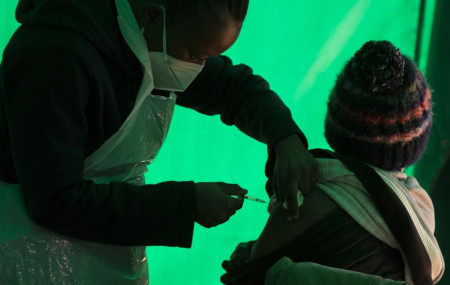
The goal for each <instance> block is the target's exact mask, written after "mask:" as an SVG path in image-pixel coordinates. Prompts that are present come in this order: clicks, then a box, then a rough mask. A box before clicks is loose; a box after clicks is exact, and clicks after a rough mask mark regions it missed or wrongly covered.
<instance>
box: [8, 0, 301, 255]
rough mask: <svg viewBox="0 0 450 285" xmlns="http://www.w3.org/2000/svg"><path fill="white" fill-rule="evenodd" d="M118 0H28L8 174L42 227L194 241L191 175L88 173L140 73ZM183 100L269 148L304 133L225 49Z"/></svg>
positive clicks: (13, 74)
mask: <svg viewBox="0 0 450 285" xmlns="http://www.w3.org/2000/svg"><path fill="white" fill-rule="evenodd" d="M116 16H117V12H116V10H115V5H114V1H113V0H95V1H93V0H20V1H19V5H18V7H17V11H16V17H17V20H18V21H19V22H20V23H21V24H22V25H21V26H20V27H19V28H18V30H17V31H16V32H15V33H14V35H13V37H12V39H11V40H10V42H9V44H8V45H7V47H6V49H5V51H4V55H3V61H2V64H1V68H0V132H1V133H0V180H1V181H4V182H7V183H10V184H20V187H21V191H22V194H23V197H24V202H25V206H26V208H27V211H28V213H29V215H30V217H31V218H32V219H33V220H34V221H35V222H36V223H38V224H40V225H42V226H44V227H46V228H48V229H50V230H52V231H55V232H58V233H61V234H64V235H68V236H72V237H75V238H79V239H84V240H91V241H95V242H101V243H109V244H117V245H133V246H138V245H167V246H181V247H189V246H190V245H191V241H192V234H193V224H194V218H195V217H194V216H195V209H196V205H195V188H194V184H193V182H166V183H161V184H156V185H145V186H142V187H138V186H133V185H129V184H126V183H110V184H98V185H96V184H94V183H93V181H87V180H83V160H84V159H85V158H87V157H88V156H89V155H90V154H92V153H93V152H94V151H95V150H96V149H98V148H99V147H100V146H101V145H102V144H103V143H104V142H105V141H106V140H107V139H108V138H109V137H110V136H111V135H113V134H114V133H115V132H116V131H117V130H118V129H119V127H120V126H121V125H122V123H123V122H124V120H125V119H126V117H127V116H128V114H129V113H130V111H131V110H132V107H133V104H134V100H135V98H136V95H137V92H138V89H139V87H140V84H141V80H142V73H141V68H140V66H139V62H138V60H137V59H136V58H135V56H134V55H133V53H132V52H131V50H130V49H129V48H128V46H127V44H126V43H125V41H124V39H123V38H122V36H121V33H120V31H119V29H118V24H117V21H116V19H117V18H116ZM177 104H178V105H181V106H185V107H188V108H192V109H194V110H197V111H198V112H201V113H203V114H207V115H216V114H220V115H221V119H222V121H223V122H224V123H225V124H227V125H235V126H237V127H238V128H239V129H240V130H242V131H243V132H244V133H246V134H248V135H249V136H251V137H253V138H255V139H257V140H259V141H261V142H264V143H266V144H267V145H268V149H269V153H271V155H273V153H272V151H271V150H272V148H273V146H274V144H275V143H276V142H277V141H279V140H280V139H281V138H283V137H285V136H287V135H290V134H294V133H296V134H298V135H299V136H300V137H301V138H302V140H303V142H304V144H305V145H306V139H305V138H304V136H303V134H302V133H301V131H300V130H299V129H298V127H297V126H296V124H295V123H294V122H293V120H292V118H291V114H290V112H289V110H288V109H287V108H286V106H285V105H284V104H283V103H282V102H281V100H280V98H279V97H278V96H277V95H276V94H275V93H274V92H272V91H271V90H269V86H268V84H267V82H266V81H264V80H263V79H262V78H261V77H259V76H256V75H253V73H252V70H251V69H250V68H249V67H247V66H245V65H238V66H233V65H232V62H231V61H230V59H229V58H227V57H224V56H217V57H213V58H210V59H208V60H207V62H206V66H205V68H204V70H203V72H202V73H201V74H200V75H199V77H198V78H197V79H196V80H195V81H194V83H193V84H192V85H191V87H190V88H189V89H188V90H187V91H186V92H184V93H181V94H178V100H177Z"/></svg>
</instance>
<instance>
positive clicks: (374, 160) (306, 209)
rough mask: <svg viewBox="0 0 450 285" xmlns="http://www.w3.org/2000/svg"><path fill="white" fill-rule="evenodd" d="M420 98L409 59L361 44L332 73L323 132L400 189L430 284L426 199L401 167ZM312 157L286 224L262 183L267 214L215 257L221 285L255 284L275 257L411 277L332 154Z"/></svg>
mask: <svg viewBox="0 0 450 285" xmlns="http://www.w3.org/2000/svg"><path fill="white" fill-rule="evenodd" d="M430 97H431V95H430V90H429V88H428V86H427V83H426V80H425V78H424V77H423V75H422V73H421V72H420V71H419V70H418V69H417V67H416V65H415V64H414V63H413V62H412V61H411V60H410V59H409V58H407V57H406V56H404V55H402V54H401V53H400V51H399V50H398V49H397V48H396V47H394V46H393V45H392V44H391V43H390V42H388V41H378V42H376V41H371V42H367V43H366V44H364V46H363V47H362V48H361V49H360V50H359V51H358V52H356V54H355V55H354V56H353V58H352V59H351V60H350V61H349V62H348V63H347V64H346V66H345V67H344V69H343V71H342V72H341V73H340V74H339V76H338V78H337V81H336V83H335V86H334V88H333V90H332V92H331V95H330V98H329V102H328V113H327V116H326V120H325V137H326V139H327V141H328V143H329V145H330V146H331V148H332V149H333V150H334V151H335V152H336V153H341V154H344V155H347V156H351V157H353V158H357V159H359V160H360V161H363V162H365V163H367V164H369V165H370V166H372V167H373V168H374V169H375V170H376V172H377V173H378V174H379V175H382V176H384V177H385V178H386V179H387V180H388V181H389V182H390V183H392V185H397V186H395V187H398V189H401V192H402V193H404V195H405V197H407V203H408V204H409V205H410V207H411V208H412V209H413V212H414V216H417V220H419V221H420V223H419V224H420V225H421V226H420V227H421V230H422V231H423V232H424V233H425V234H424V235H425V238H424V239H422V241H423V243H424V245H425V247H426V249H427V253H428V255H429V258H430V261H431V275H432V276H431V279H432V280H433V283H436V282H437V281H438V280H439V279H440V278H441V276H442V274H443V270H444V263H443V259H442V255H441V253H440V250H439V246H438V244H437V242H436V240H435V238H434V235H433V233H434V228H435V225H434V211H433V204H432V202H431V200H430V198H429V196H428V195H427V193H426V192H425V191H424V190H423V189H422V188H421V187H420V185H419V184H418V182H417V180H416V179H415V178H414V177H411V176H407V175H406V174H405V173H404V172H403V170H404V168H405V167H407V166H409V165H411V164H413V163H414V162H416V161H417V160H418V159H419V157H420V156H421V154H422V152H423V151H424V149H425V147H426V144H427V141H428V137H429V135H430V131H431V122H432V102H431V98H430ZM317 160H318V163H319V171H320V173H319V182H318V183H317V184H316V185H315V186H314V187H312V191H311V192H310V193H309V194H308V195H307V196H305V197H304V202H303V205H302V206H301V207H300V218H299V219H298V220H296V221H294V222H288V221H286V220H285V219H284V218H283V217H282V208H281V207H282V205H280V204H277V203H276V199H275V197H274V196H273V191H272V189H271V187H270V180H269V183H268V187H267V191H268V194H269V195H270V196H272V199H271V205H270V206H269V212H270V214H271V215H270V217H269V220H268V221H267V224H266V226H265V228H264V229H263V231H262V233H261V235H260V236H259V238H258V240H256V241H255V242H249V243H242V244H240V245H239V246H238V247H237V249H236V251H235V252H234V253H233V255H232V256H231V259H230V261H225V262H224V263H223V267H224V269H225V270H226V271H227V274H225V275H224V276H222V278H221V280H222V282H224V283H225V284H246V285H249V284H264V278H265V276H266V273H267V271H268V270H269V268H270V267H271V266H272V265H273V264H275V263H276V262H277V261H278V260H279V259H280V258H281V257H283V256H287V257H289V258H290V259H292V260H293V261H294V262H303V261H309V262H314V263H318V264H321V265H325V266H329V267H335V268H341V269H347V270H351V271H357V272H361V273H366V274H372V275H378V276H382V277H384V278H388V279H392V280H407V281H410V282H411V281H412V280H411V275H410V272H409V268H408V264H407V262H405V259H404V258H405V257H404V256H403V255H402V253H401V252H400V250H399V249H398V248H399V246H398V244H397V242H396V240H395V238H394V237H393V235H392V233H391V231H390V229H389V227H388V226H387V225H386V223H385V221H384V220H383V218H382V217H381V215H380V213H379V212H378V210H377V208H376V206H375V205H374V203H373V201H372V200H371V197H370V195H369V194H368V193H367V191H366V189H365V187H364V186H363V185H362V183H361V182H360V181H359V180H358V178H357V177H356V176H355V174H354V173H352V172H351V171H349V170H348V169H347V168H346V167H345V166H344V165H343V163H342V162H341V161H339V160H337V159H333V158H318V159H317ZM269 174H270V173H269ZM269 177H270V175H269ZM385 181H386V180H385ZM390 183H388V184H389V185H391V184H390Z"/></svg>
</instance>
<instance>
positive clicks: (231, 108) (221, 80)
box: [177, 56, 307, 153]
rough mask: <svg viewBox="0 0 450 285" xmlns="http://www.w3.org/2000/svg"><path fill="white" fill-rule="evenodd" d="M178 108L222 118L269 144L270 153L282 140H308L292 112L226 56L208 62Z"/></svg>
mask: <svg viewBox="0 0 450 285" xmlns="http://www.w3.org/2000/svg"><path fill="white" fill-rule="evenodd" d="M177 104H178V105H181V106H184V107H188V108H191V109H194V110H196V111H198V112H200V113H203V114H206V115H220V116H221V120H222V121H223V122H224V123H225V124H227V125H235V126H236V127H238V128H239V129H240V130H241V131H242V132H244V133H245V134H247V135H249V136H250V137H252V138H254V139H256V140H258V141H260V142H263V143H266V144H267V145H268V150H269V153H270V152H271V151H272V149H273V146H274V145H275V144H276V143H277V142H278V141H280V140H281V139H283V138H285V137H287V136H289V135H291V134H298V135H299V136H300V138H301V140H302V141H303V143H304V144H305V146H307V140H306V138H305V136H304V135H303V133H302V132H301V130H300V129H299V128H298V126H297V124H296V123H295V122H294V121H293V119H292V116H291V112H290V111H289V109H288V108H287V107H286V105H284V103H283V102H282V101H281V99H280V98H279V97H278V95H277V94H275V93H274V92H273V91H272V90H270V88H269V84H268V83H267V82H266V81H265V80H264V79H263V78H262V77H260V76H257V75H254V74H253V71H252V69H251V68H250V67H248V66H246V65H233V63H232V62H231V60H230V59H229V58H228V57H225V56H215V57H211V58H208V59H207V60H206V63H205V67H204V69H203V71H202V72H201V73H200V75H199V76H198V77H197V78H196V79H195V81H194V82H193V83H192V85H191V86H190V87H189V88H188V89H187V90H186V91H185V92H184V93H180V94H178V100H177Z"/></svg>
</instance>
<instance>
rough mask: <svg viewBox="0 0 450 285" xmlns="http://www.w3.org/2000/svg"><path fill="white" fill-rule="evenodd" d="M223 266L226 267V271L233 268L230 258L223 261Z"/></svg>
mask: <svg viewBox="0 0 450 285" xmlns="http://www.w3.org/2000/svg"><path fill="white" fill-rule="evenodd" d="M222 268H223V269H225V271H227V272H228V271H229V270H230V269H231V264H230V261H229V260H224V261H223V262H222Z"/></svg>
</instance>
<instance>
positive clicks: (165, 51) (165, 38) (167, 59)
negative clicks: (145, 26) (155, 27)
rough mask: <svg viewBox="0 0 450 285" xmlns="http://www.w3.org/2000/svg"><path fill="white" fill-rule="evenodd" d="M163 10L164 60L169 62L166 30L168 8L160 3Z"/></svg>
mask: <svg viewBox="0 0 450 285" xmlns="http://www.w3.org/2000/svg"><path fill="white" fill-rule="evenodd" d="M159 7H161V10H162V11H163V53H164V61H165V62H166V63H169V58H168V57H167V30H166V8H164V6H162V5H159Z"/></svg>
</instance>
